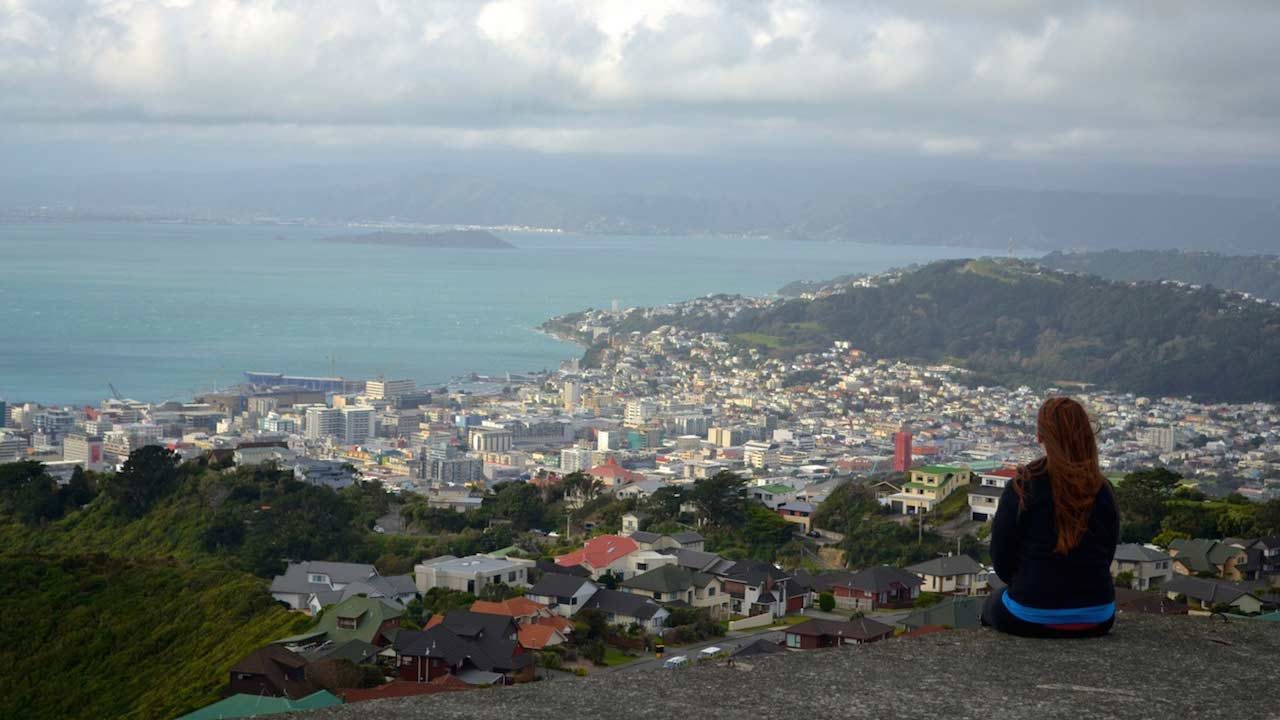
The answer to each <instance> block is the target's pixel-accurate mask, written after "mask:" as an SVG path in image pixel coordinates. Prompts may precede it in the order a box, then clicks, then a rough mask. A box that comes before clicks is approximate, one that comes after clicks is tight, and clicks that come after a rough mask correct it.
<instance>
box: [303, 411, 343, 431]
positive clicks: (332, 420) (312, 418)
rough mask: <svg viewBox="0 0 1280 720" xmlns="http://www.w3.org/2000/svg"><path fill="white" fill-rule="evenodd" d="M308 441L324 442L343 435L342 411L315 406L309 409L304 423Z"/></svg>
mask: <svg viewBox="0 0 1280 720" xmlns="http://www.w3.org/2000/svg"><path fill="white" fill-rule="evenodd" d="M304 425H305V429H304V431H305V433H306V438H307V439H308V440H324V439H326V438H331V437H335V436H337V435H341V434H342V428H343V419H342V411H341V410H339V409H337V408H331V407H325V406H324V405H313V406H311V407H309V408H307V415H306V419H305V421H304Z"/></svg>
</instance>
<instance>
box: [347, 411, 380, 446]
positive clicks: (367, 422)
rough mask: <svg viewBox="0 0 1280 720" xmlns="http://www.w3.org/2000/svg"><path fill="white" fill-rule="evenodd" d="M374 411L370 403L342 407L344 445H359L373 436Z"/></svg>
mask: <svg viewBox="0 0 1280 720" xmlns="http://www.w3.org/2000/svg"><path fill="white" fill-rule="evenodd" d="M374 412H376V411H375V410H374V409H373V408H371V407H369V406H368V405H356V406H354V407H344V408H342V410H341V413H342V433H341V437H342V443H343V444H344V445H359V444H360V443H362V442H365V441H367V440H368V439H369V438H370V437H372V435H373V416H374Z"/></svg>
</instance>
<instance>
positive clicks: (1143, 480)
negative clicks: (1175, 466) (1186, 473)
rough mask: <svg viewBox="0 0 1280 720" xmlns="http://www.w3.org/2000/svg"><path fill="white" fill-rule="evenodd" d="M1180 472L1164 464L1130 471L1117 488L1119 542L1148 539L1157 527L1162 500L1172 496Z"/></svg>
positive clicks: (1164, 510)
mask: <svg viewBox="0 0 1280 720" xmlns="http://www.w3.org/2000/svg"><path fill="white" fill-rule="evenodd" d="M1181 480H1182V476H1181V475H1179V474H1177V473H1175V472H1171V471H1169V470H1167V469H1165V468H1151V469H1147V470H1140V471H1137V472H1131V473H1129V474H1128V475H1126V476H1125V478H1124V482H1122V483H1120V485H1119V486H1118V487H1117V488H1116V504H1117V505H1118V506H1119V509H1120V539H1121V541H1122V542H1147V541H1149V540H1150V539H1151V538H1152V537H1153V536H1154V535H1155V534H1156V533H1157V532H1159V531H1160V524H1161V523H1162V522H1163V521H1164V517H1165V514H1166V508H1165V503H1166V502H1167V501H1168V500H1169V499H1170V498H1172V497H1173V493H1174V491H1175V490H1176V489H1177V487H1178V484H1179V483H1180V482H1181Z"/></svg>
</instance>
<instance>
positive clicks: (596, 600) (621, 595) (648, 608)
mask: <svg viewBox="0 0 1280 720" xmlns="http://www.w3.org/2000/svg"><path fill="white" fill-rule="evenodd" d="M581 609H582V610H585V609H590V610H599V611H600V612H601V613H603V614H604V617H605V620H606V621H607V622H608V623H609V624H610V625H622V626H624V627H626V626H630V625H639V626H640V627H641V628H642V629H643V630H644V631H645V632H650V633H657V632H662V628H663V623H664V622H665V621H666V619H667V616H668V615H670V614H671V613H669V612H667V610H666V608H664V607H662V606H661V605H659V604H658V603H656V602H654V601H653V600H651V599H650V598H646V597H642V596H640V595H633V594H631V593H628V592H620V591H618V590H608V589H605V588H601V589H599V590H597V591H596V592H595V594H593V595H592V596H591V597H590V598H589V599H588V600H587V602H586V603H585V604H584V605H583V606H582V608H581ZM579 612H581V610H579Z"/></svg>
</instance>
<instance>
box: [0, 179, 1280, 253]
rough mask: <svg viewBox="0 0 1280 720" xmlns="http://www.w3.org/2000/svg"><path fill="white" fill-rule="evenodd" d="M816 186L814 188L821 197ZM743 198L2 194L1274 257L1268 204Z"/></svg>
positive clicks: (328, 184) (173, 182)
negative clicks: (1173, 250) (1166, 250)
mask: <svg viewBox="0 0 1280 720" xmlns="http://www.w3.org/2000/svg"><path fill="white" fill-rule="evenodd" d="M815 183H816V181H815ZM811 184H813V185H814V187H812V188H809V187H804V188H772V187H771V186H770V185H769V184H768V183H767V178H765V179H761V181H760V183H759V184H758V187H750V186H744V185H743V184H741V183H738V184H729V183H728V182H727V181H726V182H725V183H724V184H722V185H720V186H716V185H707V186H704V187H699V188H679V189H671V188H661V189H655V190H653V191H652V192H641V191H638V190H636V189H634V188H626V189H613V188H610V187H608V186H603V185H602V186H599V187H594V188H591V187H584V186H583V185H577V186H574V187H572V188H567V187H563V186H556V185H553V184H552V182H551V180H548V182H547V183H545V184H542V185H539V184H534V183H530V182H517V181H513V180H504V179H492V178H487V177H464V176H460V175H453V174H435V173H401V174H393V175H389V176H381V177H380V176H377V175H371V174H368V173H365V174H363V175H359V176H355V175H353V176H350V177H348V176H344V175H341V174H331V175H327V176H323V177H321V176H317V177H314V178H313V177H300V176H297V175H288V174H281V173H278V172H277V173H274V174H273V173H267V172H264V173H261V174H259V175H253V174H249V175H243V174H241V175H235V176H226V177H224V176H222V175H216V174H215V175H190V176H187V175H166V176H139V177H134V176H121V177H113V176H101V177H84V178H76V179H74V180H65V181H59V180H57V179H50V178H44V179H40V178H34V179H29V180H28V179H23V181H22V182H13V181H9V182H4V181H0V197H2V198H4V200H3V201H0V218H9V219H24V218H27V219H29V218H32V217H36V216H48V217H61V216H66V215H68V214H71V215H75V214H96V215H97V216H102V215H103V214H109V213H112V212H114V213H118V214H119V215H120V216H121V217H122V218H127V219H136V218H138V217H145V216H146V215H147V214H154V215H159V216H166V217H171V216H175V215H178V216H188V217H196V218H229V219H237V220H244V219H247V218H262V217H273V218H280V219H303V218H305V219H310V220H316V221H321V222H351V221H399V222H412V223H423V224H438V225H480V226H528V227H543V228H559V229H562V230H567V231H576V232H589V233H621V234H633V235H647V234H663V235H665V234H680V235H696V234H752V235H767V236H773V237H778V238H784V239H795V240H819V241H860V242H871V243H909V244H932V245H950V246H964V247H975V248H988V249H1004V248H1005V247H1007V246H1008V245H1010V244H1012V245H1013V246H1014V247H1015V248H1017V249H1020V250H1029V249H1035V250H1045V251H1048V250H1082V249H1105V248H1121V249H1138V248H1157V249H1169V248H1176V249H1202V250H1215V251H1218V252H1228V253H1257V252H1268V251H1274V250H1275V245H1276V235H1275V228H1277V227H1280V203H1277V202H1276V201H1275V200H1273V199H1266V198H1226V197H1212V196H1206V195H1175V194H1124V193H1102V192H1072V191H1063V190H1023V189H1013V188H1006V187H988V186H978V185H964V184H940V183H935V184H917V185H911V186H905V187H900V188H894V189H888V188H886V189H877V190H867V189H865V188H863V189H849V190H848V191H842V190H841V188H840V187H839V186H828V185H822V184H821V183H817V184H814V183H811Z"/></svg>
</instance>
